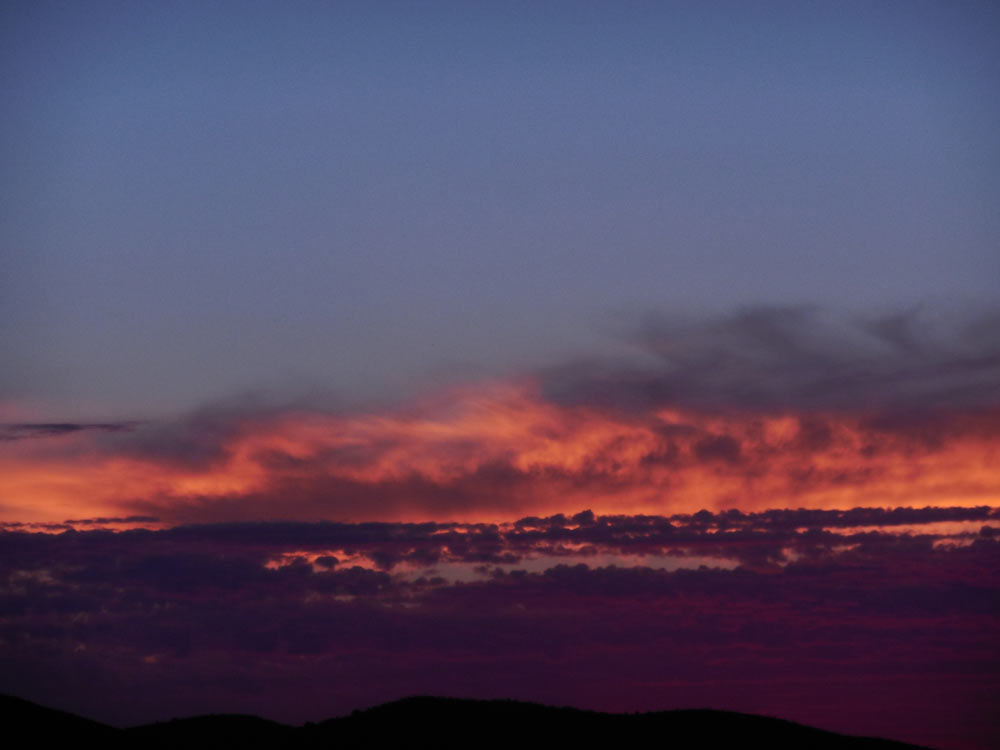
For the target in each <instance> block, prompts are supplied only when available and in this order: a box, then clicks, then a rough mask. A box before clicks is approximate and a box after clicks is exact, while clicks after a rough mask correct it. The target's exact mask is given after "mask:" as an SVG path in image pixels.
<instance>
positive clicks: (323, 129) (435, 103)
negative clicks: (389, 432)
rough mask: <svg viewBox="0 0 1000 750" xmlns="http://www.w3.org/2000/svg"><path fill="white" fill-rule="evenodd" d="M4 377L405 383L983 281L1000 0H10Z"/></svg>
mask: <svg viewBox="0 0 1000 750" xmlns="http://www.w3.org/2000/svg"><path fill="white" fill-rule="evenodd" d="M0 13H2V16H0V29H2V31H0V65H2V69H3V70H4V75H3V77H2V82H0V87H2V88H0V93H2V96H3V100H4V101H5V102H6V105H5V107H4V114H3V117H2V119H0V173H2V174H3V175H4V178H3V180H2V182H0V191H2V192H0V206H2V211H3V216H4V220H3V222H2V225H0V316H2V317H0V347H2V349H0V351H2V356H3V359H4V361H5V364H4V366H3V368H2V374H0V398H2V399H4V400H5V401H7V402H10V403H31V404H35V406H34V407H33V408H35V409H38V410H40V411H39V412H38V413H39V414H40V415H45V416H50V417H54V416H56V415H57V414H61V415H65V417H66V418H82V417H86V418H96V417H102V418H103V417H108V418H112V417H114V418H119V417H121V418H124V417H130V416H146V415H155V414H160V413H166V412H171V411H176V410H182V409H187V408H191V407H193V406H195V405H197V404H199V403H203V402H205V401H210V400H215V399H220V398H227V397H231V396H232V395H234V394H238V393H241V392H244V391H246V390H247V389H265V390H267V389H270V390H276V391H281V392H296V393H298V392H316V391H323V392H329V393H332V394H334V396H335V398H336V399H338V400H341V401H347V402H353V401H356V400H364V399H372V398H375V399H381V398H394V397H397V396H400V395H405V394H408V393H412V392H415V391H419V390H421V389H425V388H428V387H433V386H434V385H436V384H440V383H449V382H456V381H462V380H467V379H477V378H483V377H490V376H493V375H502V374H507V373H510V372H514V371H521V370H524V369H530V368H532V367H537V366H544V365H552V364H555V363H558V362H560V361H562V360H564V359H566V358H569V357H574V356H582V355H588V354H592V353H593V354H605V353H609V352H620V351H622V350H625V349H627V348H628V346H629V344H628V342H627V339H628V336H627V335H626V333H623V332H627V331H629V330H630V329H631V328H632V327H635V326H637V325H638V321H639V320H640V319H641V317H642V316H643V315H646V314H648V313H650V312H655V313H656V314H657V315H668V316H669V315H685V316H694V317H698V316H706V317H707V316H711V315H718V314H724V313H727V312H728V311H732V310H734V309H738V308H740V307H743V306H751V305H814V306H818V307H820V308H822V309H832V310H843V311H846V312H848V313H851V312H857V311H863V312H866V311H878V312H891V311H893V310H901V309H912V308H913V307H915V306H918V307H922V309H924V310H930V311H931V312H932V313H935V314H936V313H937V311H943V310H946V309H949V310H950V309H953V308H956V307H963V306H982V305H986V304H988V303H990V302H991V301H992V300H993V298H995V297H996V292H997V286H998V284H997V281H998V279H1000V252H998V247H1000V243H998V239H1000V212H998V211H997V206H998V205H1000V181H998V178H997V175H998V174H1000V139H998V137H997V133H998V132H1000V97H998V96H997V89H998V86H997V83H998V81H1000V48H998V47H997V45H996V44H995V41H996V39H997V38H998V31H1000V13H998V11H997V9H996V7H995V6H994V5H992V4H990V3H943V2H941V3H926V2H925V3H836V4H834V3H754V4H744V3H724V2H723V3H707V4H706V3H506V2H505V3H424V4H413V3H329V4H321V3H298V4H293V5H288V4H279V3H225V2H223V3H113V2H99V3H86V2H81V3H36V2H31V3H28V2H12V3H5V4H4V7H3V10H2V11H0Z"/></svg>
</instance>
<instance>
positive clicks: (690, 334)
mask: <svg viewBox="0 0 1000 750" xmlns="http://www.w3.org/2000/svg"><path fill="white" fill-rule="evenodd" d="M998 320H1000V315H998V314H997V313H995V312H994V313H988V312H987V313H981V314H979V315H978V316H972V317H968V318H966V319H964V320H961V321H956V320H952V321H950V322H947V321H943V320H934V319H931V318H930V317H929V316H928V315H927V314H926V313H921V312H920V311H910V312H903V313H897V314H894V315H891V316H884V317H881V318H867V319H860V318H847V317H843V316H841V317H836V316H832V315H830V314H828V313H824V312H822V311H818V310H812V309H807V308H753V309H746V310H742V311H738V312H736V313H733V314H731V315H728V316H725V317H721V318H717V319H713V320H702V321H695V322H691V321H688V322H678V321H676V320H671V319H668V318H666V317H665V316H663V315H662V314H661V315H650V316H648V317H647V319H646V320H645V321H644V322H643V324H642V325H641V326H639V327H638V328H637V329H636V330H634V331H633V332H632V340H633V341H634V342H636V343H638V344H639V345H640V347H641V349H642V351H643V352H644V355H643V356H644V358H645V362H646V364H645V365H643V366H641V367H640V366H638V365H637V364H635V362H632V363H626V362H621V361H618V362H615V361H602V362H596V361H591V362H589V363H581V362H575V363H567V364H565V365H563V366H560V367H557V368H550V369H547V370H543V371H539V372H536V373H533V374H530V375H526V376H524V377H523V378H521V379H519V380H518V379H514V380H508V381H503V382H500V383H490V384H486V385H473V386H469V387H467V388H464V389H462V388H459V389H453V390H452V391H449V392H446V393H444V394H438V395H437V396H433V397H429V398H426V399H420V400H417V401H415V402H412V403H407V404H403V405H400V406H397V407H394V408H387V409H383V410H381V411H369V412H363V411H362V412H358V411H353V412H352V411H345V412H330V411H318V410H311V409H308V408H306V407H304V406H303V405H302V404H298V405H296V408H294V409H287V408H284V409H283V408H281V407H276V406H274V405H260V404H242V405H241V404H234V403H230V404H225V405H220V406H216V407H206V408H204V409H201V410H199V411H197V412H195V413H193V414H191V415H188V416H186V417H181V418H179V419H176V420H173V421H164V422H157V423H138V422H122V423H118V424H112V423H88V424H75V425H74V424H60V423H45V424H37V425H31V424H23V423H22V424H15V425H8V426H6V428H5V429H4V430H3V431H2V437H3V438H4V442H3V445H4V446H5V448H4V452H5V453H6V454H7V455H8V457H9V458H8V463H7V466H8V467H10V468H11V469H12V471H11V472H8V473H9V474H10V475H16V474H17V473H18V471H22V470H23V471H22V475H23V478H22V479H21V480H20V483H19V484H16V485H14V484H12V485H10V486H9V488H8V489H6V490H5V492H4V495H3V499H2V501H0V502H7V503H10V504H11V505H12V506H17V507H25V506H27V505H30V503H31V502H32V499H31V498H30V497H29V498H27V499H26V500H25V499H22V498H20V497H18V496H16V495H15V493H19V492H26V490H25V488H30V487H32V486H35V485H33V484H32V482H33V480H32V474H31V471H32V470H33V467H37V469H38V473H39V475H40V476H43V477H46V478H51V477H53V476H57V475H58V473H59V472H63V474H64V475H65V480H66V482H64V484H68V485H72V482H73V481H74V477H77V478H78V479H79V481H78V484H80V488H79V489H78V490H74V489H72V488H71V489H68V490H67V489H65V488H62V487H57V488H56V490H54V491H58V492H61V493H62V495H61V496H59V497H58V498H55V499H53V500H52V501H51V502H52V503H53V504H57V503H58V504H59V507H66V508H67V510H66V515H62V516H56V517H55V518H51V516H50V517H49V518H48V519H45V520H46V521H47V522H50V523H57V522H58V519H59V518H65V517H67V515H69V514H70V513H73V514H74V515H79V516H80V517H83V516H99V517H108V518H127V517H129V516H144V517H157V518H160V519H161V520H162V521H163V522H164V523H167V524H172V523H190V522H197V521H206V522H213V521H214V522H219V521H229V520H235V519H258V520H264V519H273V518H289V519H299V520H316V519H321V518H343V519H347V520H360V519H372V520H391V519H414V518H417V517H424V518H428V519H441V518H458V519H463V518H465V519H480V518H490V517H492V518H497V519H501V518H502V519H514V518H517V517H519V516H521V515H527V514H531V513H537V512H541V513H543V514H545V513H551V512H553V511H557V510H560V509H561V508H558V507H555V506H556V504H557V503H558V502H559V498H564V499H565V502H566V503H569V505H570V506H572V505H575V506H576V507H580V506H581V505H584V506H585V505H591V506H594V507H597V508H598V510H599V511H601V512H610V511H611V510H613V509H614V508H616V507H617V508H618V509H619V510H621V511H622V512H637V511H640V510H641V512H664V511H666V512H670V511H671V510H675V511H676V510H688V509H690V510H695V509H697V508H700V507H707V508H712V509H714V508H719V507H739V508H743V509H745V510H758V509H761V508H764V507H797V506H799V505H804V506H807V507H820V508H821V507H849V506H850V505H872V504H881V505H887V506H888V505H900V504H914V503H916V504H940V503H942V502H943V501H944V500H946V499H948V498H951V500H950V502H949V504H970V503H971V504H977V503H981V502H990V498H995V497H996V493H997V491H998V490H1000V475H998V474H997V472H996V471H995V470H994V469H991V468H990V467H991V466H995V465H996V464H995V461H994V459H995V453H996V450H997V444H998V440H1000V402H998V400H997V399H998V397H997V394H998V393H1000V334H998V332H997V331H998V330H1000V326H996V325H994V323H996V322H997V321H998ZM651 363H652V364H651ZM3 455H4V454H3V453H0V459H2V458H3ZM991 457H992V458H991ZM116 472H117V473H116ZM39 486H40V485H39ZM84 486H85V487H86V494H85V493H84ZM852 492H853V493H854V495H852V494H851V493H852ZM74 493H76V494H74ZM77 498H78V501H79V510H78V511H74V510H70V509H69V508H68V507H67V506H71V505H73V504H74V503H75V502H77ZM88 502H89V503H91V504H90V505H89V506H88ZM7 518H8V520H11V521H17V520H38V519H30V518H14V517H12V516H11V515H10V514H8V515H7Z"/></svg>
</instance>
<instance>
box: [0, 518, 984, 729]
mask: <svg viewBox="0 0 1000 750" xmlns="http://www.w3.org/2000/svg"><path fill="white" fill-rule="evenodd" d="M997 516H998V513H997V511H995V510H992V509H989V508H924V509H913V508H900V509H896V510H894V511H883V510H879V509H863V508H860V509H855V510H852V511H849V512H826V513H822V512H815V511H793V512H769V513H760V514H743V513H739V512H727V513H720V514H711V513H698V514H688V515H680V516H674V517H671V518H664V517H648V516H647V517H634V516H613V517H608V516H600V515H595V514H593V513H591V512H589V511H586V512H581V513H577V514H573V515H570V516H562V515H557V516H550V517H544V518H542V517H537V518H524V519H521V520H519V521H518V522H516V523H512V524H506V525H494V524H476V525H457V524H434V523H421V524H399V523H394V524H381V523H367V524H333V523H319V524H295V523H259V524H223V525H202V526H186V527H176V528H172V529H166V530H162V531H147V530H135V531H127V532H118V533H115V532H110V531H77V532H67V533H63V534H31V533H25V532H20V531H7V532H0V581H4V582H5V584H4V585H3V587H2V588H0V609H2V613H3V618H2V620H0V675H2V677H0V690H2V691H10V692H14V693H17V694H20V695H24V696H26V697H29V698H33V699H35V700H40V701H43V702H45V703H48V704H53V705H57V706H60V707H63V708H69V709H72V710H76V711H80V712H83V713H85V714H90V715H94V716H96V717H98V718H102V719H106V720H111V721H114V722H118V723H134V722H139V721H146V720H152V719H163V718H168V717H169V716H171V715H176V714H185V713H192V712H196V711H202V712H203V711H250V712H256V713H260V714H263V715H265V716H271V717H274V718H278V719H284V720H288V721H295V722H299V721H303V720H316V719H321V718H324V717H326V716H330V715H333V714H337V713H343V712H346V711H349V710H351V709H353V708H357V707H361V706H366V705H370V704H373V703H376V702H379V701H383V700H388V699H392V698H396V697H400V696H402V695H407V694H412V693H434V694H451V695H459V696H475V697H516V698H523V699H528V700H539V701H545V702H557V703H561V704H564V703H571V704H574V705H578V706H583V707H591V708H600V709H607V710H636V709H660V708H666V707H683V706H689V707H699V706H714V707H719V708H731V709H737V710H744V711H755V712H762V713H770V714H775V713H778V714H781V715H783V716H786V717H788V718H792V719H797V720H800V721H807V722H810V723H814V724H818V725H820V726H827V727H829V728H832V729H837V730H841V731H848V732H854V733H860V734H886V733H891V734H892V736H895V737H897V738H899V739H909V740H912V741H916V742H923V743H925V744H930V745H934V746H941V747H952V748H974V747H986V746H988V745H989V743H990V742H993V741H995V740H996V739H997V738H998V737H1000V732H998V729H1000V727H998V726H997V724H996V721H995V717H994V713H993V711H992V708H993V707H994V704H993V703H992V698H991V696H995V695H996V690H997V689H998V688H1000V683H998V682H997V677H996V676H997V675H998V674H1000V649H998V643H997V639H996V632H997V628H998V626H1000V619H998V613H1000V577H998V571H1000V538H998V536H997V534H998V532H1000V518H998V517H997ZM906 525H915V526H917V527H918V528H915V529H907V530H905V531H903V532H900V529H901V528H902V527H903V526H906ZM609 555H610V556H611V557H610V561H609V557H608V556H609ZM831 706H836V708H835V709H834V710H831V708H830V707H831ZM917 709H919V710H917ZM956 716H961V717H962V720H961V722H957V721H956V719H955V717H956ZM900 727H905V728H906V730H905V733H904V734H902V735H901V734H900V729H899V728H900ZM963 743H964V744H963Z"/></svg>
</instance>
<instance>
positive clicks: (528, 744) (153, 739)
mask: <svg viewBox="0 0 1000 750" xmlns="http://www.w3.org/2000/svg"><path fill="white" fill-rule="evenodd" d="M0 727H2V729H0V736H2V737H4V739H5V743H4V744H6V741H7V740H10V739H12V738H23V739H22V740H15V743H17V742H25V743H27V744H25V745H24V746H26V747H27V746H31V747H57V746H63V744H62V743H71V745H70V746H75V745H78V744H81V743H83V744H86V745H90V744H91V743H93V745H94V746H95V747H97V748H168V747H169V748H180V749H181V750H194V749H195V748H220V749H222V748H225V749H228V748H354V747H358V748H361V747H364V748H378V747H392V746H400V747H407V748H424V747H427V748H432V747H433V748H459V747H461V748H474V747H484V746H485V747H499V746H506V747H511V748H512V750H524V749H525V748H556V747H573V748H576V747H581V746H582V747H642V748H646V747H649V748H654V747H658V748H689V747H690V748H714V747H724V748H739V747H752V746H755V745H760V746H762V747H765V748H768V749H769V750H774V749H777V748H788V749H789V750H791V748H795V750H799V749H800V748H811V749H816V750H827V749H831V750H832V749H833V748H838V749H839V748H843V749H844V750H905V749H906V748H916V747H917V746H916V745H908V744H906V743H903V742H894V741H892V740H883V739H876V738H870V737H851V736H847V735H841V734H835V733H833V732H826V731H823V730H821V729H814V728H812V727H807V726H803V725H801V724H795V723H793V722H790V721H783V720H781V719H772V718H767V717H764V716H753V715H750V714H739V713H733V712H729V711H712V710H698V711H657V712H652V713H642V714H605V713H597V712H594V711H581V710H578V709H574V708H553V707H550V706H541V705H537V704H534V703H522V702H518V701H476V700H460V699H456V698H431V697H415V698H405V699H403V700H399V701H394V702H392V703H386V704H384V705H381V706H376V707H375V708H370V709H367V710H364V711H355V712H354V713H352V714H351V715H350V716H345V717H341V718H336V719H328V720H327V721H323V722H320V723H317V724H312V723H309V724H306V725H305V726H301V727H292V726H288V725H285V724H279V723H277V722H273V721H268V720H266V719H260V718H257V717H255V716H234V715H212V716H196V717H192V718H188V719H173V720H171V721H165V722H158V723H156V724H145V725H142V726H138V727H131V728H128V729H118V728H116V727H111V726H108V725H106V724H101V723H99V722H96V721H91V720H90V719H85V718H82V717H80V716H75V715H73V714H69V713H65V712H63V711H56V710H54V709H50V708H45V707H44V706H39V705H38V704H35V703H31V702H30V701H26V700H22V699H20V698H15V697H13V696H0ZM56 743H59V744H58V745H57V744H56ZM8 746H9V747H13V746H14V745H8Z"/></svg>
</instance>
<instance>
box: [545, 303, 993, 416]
mask: <svg viewBox="0 0 1000 750" xmlns="http://www.w3.org/2000/svg"><path fill="white" fill-rule="evenodd" d="M629 339H630V340H631V341H632V342H633V343H634V344H636V345H637V346H638V347H639V349H640V350H641V352H642V353H643V355H644V356H643V360H644V361H643V362H642V363H640V362H639V360H638V358H637V359H636V360H632V361H613V360H590V361H577V362H571V363H566V364H563V365H561V366H557V367H553V368H551V369H549V370H546V371H545V372H543V373H542V377H543V381H544V386H545V393H546V395H547V396H548V397H549V398H551V399H553V400H555V401H559V402H581V403H597V404H604V405H607V406H615V407H624V408H630V409H644V408H648V407H650V406H654V405H660V404H680V405H688V406H693V407H698V408H722V407H745V408H750V409H757V408H761V409H773V408H796V409H803V408H804V409H813V408H819V409H824V408H835V409H844V408H848V409H853V408H857V409H867V408H915V407H916V408H921V409H923V408H929V407H939V406H945V407H968V406H976V405H979V404H984V403H990V404H993V403H996V401H997V398H998V396H997V394H998V393H1000V311H997V310H988V311H985V312H979V313H977V314H974V315H967V316H964V317H961V316H953V317H951V318H945V317H940V316H933V315H931V314H930V313H929V312H926V311H924V310H921V309H919V308H917V309H912V310H907V311H902V312H895V313H891V314H887V315H884V316H880V317H876V316H871V317H862V316H855V317H847V316H835V315H833V314H830V313H827V312H824V311H823V310H820V309H817V308H812V307H750V308H745V309H741V310H738V311H736V312H734V313H731V314H728V315H725V316H722V317H718V318H714V319H708V320H692V319H689V318H682V317H676V318H674V317H671V316H668V315H665V314H661V313H650V314H648V315H647V316H646V317H645V318H643V319H642V321H641V323H640V324H639V325H638V326H637V328H636V329H635V330H633V331H632V333H631V334H630V336H629Z"/></svg>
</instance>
